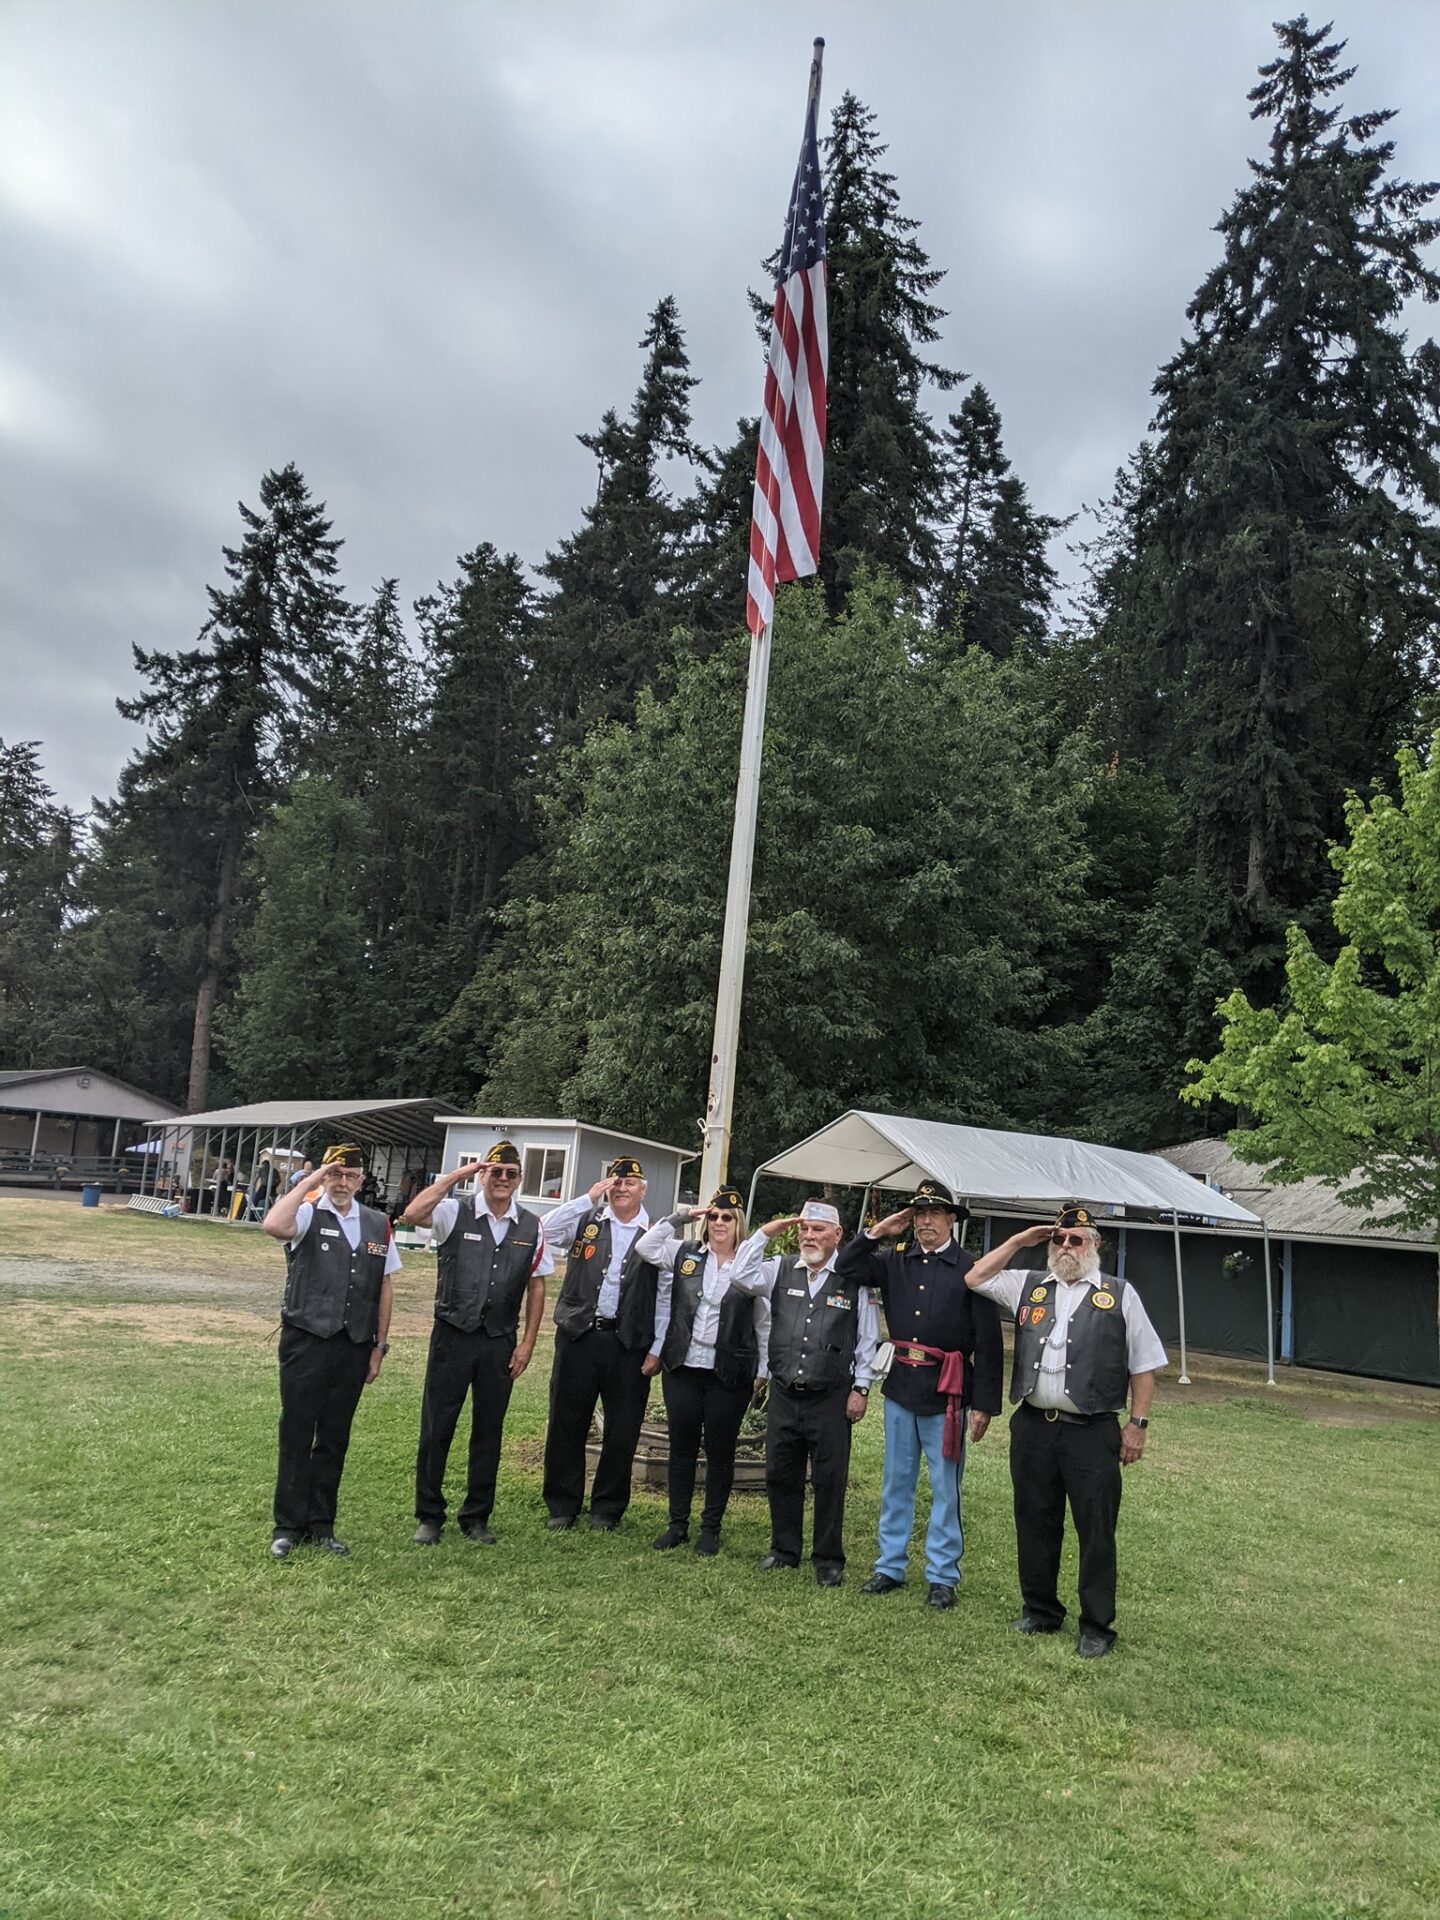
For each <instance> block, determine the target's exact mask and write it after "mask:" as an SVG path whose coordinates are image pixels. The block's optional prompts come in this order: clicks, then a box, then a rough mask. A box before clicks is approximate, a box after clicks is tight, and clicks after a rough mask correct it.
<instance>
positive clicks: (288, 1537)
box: [270, 1533, 300, 1560]
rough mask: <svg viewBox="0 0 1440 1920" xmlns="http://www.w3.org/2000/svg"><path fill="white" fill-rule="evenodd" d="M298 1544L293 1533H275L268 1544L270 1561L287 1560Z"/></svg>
mask: <svg viewBox="0 0 1440 1920" xmlns="http://www.w3.org/2000/svg"><path fill="white" fill-rule="evenodd" d="M299 1544H300V1542H299V1541H298V1540H297V1539H296V1538H295V1535H294V1534H293V1533H277V1534H276V1536H275V1538H274V1539H273V1540H272V1541H271V1542H270V1558H271V1559H272V1560H288V1559H289V1558H290V1555H291V1554H292V1553H293V1552H294V1551H295V1549H296V1547H298V1546H299Z"/></svg>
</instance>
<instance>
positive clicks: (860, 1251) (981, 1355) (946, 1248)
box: [835, 1180, 1003, 1613]
mask: <svg viewBox="0 0 1440 1920" xmlns="http://www.w3.org/2000/svg"><path fill="white" fill-rule="evenodd" d="M963 1218H964V1210H963V1209H962V1207H961V1205H960V1203H959V1201H958V1200H957V1199H956V1198H955V1195H954V1194H953V1193H952V1192H951V1191H950V1189H949V1188H948V1187H945V1186H942V1185H941V1184H940V1182H939V1181H938V1180H922V1181H921V1182H920V1185H919V1186H918V1188H917V1189H916V1191H915V1195H914V1197H913V1198H912V1200H911V1202H910V1204H909V1206H908V1207H904V1208H902V1209H901V1210H900V1211H899V1212H898V1213H892V1214H891V1215H890V1216H889V1217H888V1219H885V1220H881V1221H880V1222H879V1223H878V1224H877V1225H876V1226H873V1227H871V1228H870V1229H869V1230H868V1231H867V1232H866V1233H863V1234H859V1235H857V1236H856V1238H855V1239H854V1240H852V1241H851V1242H850V1243H849V1245H848V1246H845V1247H842V1248H841V1250H840V1252H839V1254H838V1256H837V1257H836V1261H835V1272H836V1275H837V1276H838V1277H840V1278H842V1279H846V1280H853V1281H854V1282H855V1283H856V1284H857V1285H860V1286H867V1287H869V1288H870V1289H871V1291H872V1292H873V1293H875V1294H877V1295H878V1296H879V1299H880V1303H881V1305H882V1306H883V1307H884V1309H885V1328H886V1332H887V1333H888V1334H889V1336H890V1340H891V1343H892V1346H893V1350H894V1359H893V1360H892V1362H891V1366H890V1371H889V1373H888V1374H887V1375H886V1377H885V1387H884V1397H885V1474H884V1479H883V1481H882V1482H881V1488H880V1551H879V1554H878V1556H877V1558H876V1561H875V1571H874V1573H873V1574H872V1575H871V1576H870V1578H869V1579H868V1580H867V1581H866V1582H865V1584H864V1586H863V1587H862V1588H861V1589H860V1591H861V1592H862V1593H870V1594H884V1593H894V1592H896V1591H897V1590H898V1589H899V1588H900V1587H901V1586H903V1585H904V1582H905V1569H906V1567H907V1565H908V1564H909V1558H910V1534H911V1530H912V1528H913V1527H914V1524H915V1489H916V1486H917V1484H918V1482H919V1478H920V1461H921V1457H922V1455H923V1457H924V1459H925V1462H926V1465H927V1467H928V1468H929V1473H930V1522H929V1525H928V1527H927V1528H926V1533H925V1583H926V1601H927V1604H928V1605H929V1606H931V1607H933V1608H934V1609H935V1610H936V1611H937V1612H940V1613H943V1612H946V1611H947V1610H948V1609H949V1608H951V1607H953V1606H954V1604H955V1589H956V1588H957V1587H958V1586H959V1584H960V1560H961V1555H962V1554H963V1553H964V1551H965V1534H964V1528H963V1525H962V1521H961V1513H960V1483H961V1477H962V1475H963V1474H964V1471H965V1442H966V1438H967V1434H966V1421H967V1415H968V1424H969V1434H968V1437H969V1438H970V1439H971V1440H979V1439H981V1438H982V1437H983V1435H984V1433H985V1429H986V1428H987V1427H988V1426H989V1425H990V1420H991V1416H992V1415H993V1414H997V1413H998V1412H999V1411H1000V1375H1001V1368H1002V1365H1003V1350H1002V1347H1001V1343H1000V1316H999V1314H998V1313H997V1311H996V1309H995V1308H994V1306H993V1305H992V1304H991V1303H990V1301H988V1300H985V1299H983V1298H981V1297H980V1296H978V1295H976V1294H973V1293H972V1292H971V1291H970V1289H969V1288H968V1287H967V1286H966V1285H965V1274H966V1271H967V1269H968V1268H969V1266H970V1264H971V1260H970V1255H969V1254H968V1253H966V1252H965V1250H964V1248H963V1247H961V1246H960V1245H959V1244H958V1243H957V1241H956V1239H955V1228H956V1225H957V1223H958V1222H959V1221H961V1220H962V1219H963ZM895 1235H901V1236H904V1237H903V1238H900V1239H899V1240H897V1241H896V1243H895V1244H894V1245H892V1246H889V1247H885V1246H880V1245H878V1244H877V1242H880V1241H883V1240H886V1239H888V1238H891V1237H892V1236H895Z"/></svg>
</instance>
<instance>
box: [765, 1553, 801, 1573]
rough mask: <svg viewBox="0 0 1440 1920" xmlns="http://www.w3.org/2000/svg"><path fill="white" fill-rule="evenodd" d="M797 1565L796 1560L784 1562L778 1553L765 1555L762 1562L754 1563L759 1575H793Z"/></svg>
mask: <svg viewBox="0 0 1440 1920" xmlns="http://www.w3.org/2000/svg"><path fill="white" fill-rule="evenodd" d="M799 1564H800V1563H799V1561H798V1560H786V1559H784V1558H783V1557H782V1556H781V1555H780V1554H778V1553H767V1554H766V1555H765V1557H764V1559H763V1560H757V1561H756V1563H755V1565H756V1568H757V1570H758V1571H759V1572H761V1573H794V1571H795V1569H796V1567H797V1566H798V1565H799Z"/></svg>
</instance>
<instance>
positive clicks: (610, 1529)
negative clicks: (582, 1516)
mask: <svg viewBox="0 0 1440 1920" xmlns="http://www.w3.org/2000/svg"><path fill="white" fill-rule="evenodd" d="M619 1525H620V1522H619V1521H618V1520H607V1519H606V1518H605V1516H604V1515H603V1514H599V1513H592V1514H591V1516H590V1531H591V1532H592V1533H614V1532H615V1530H616V1528H617V1527H618V1526H619Z"/></svg>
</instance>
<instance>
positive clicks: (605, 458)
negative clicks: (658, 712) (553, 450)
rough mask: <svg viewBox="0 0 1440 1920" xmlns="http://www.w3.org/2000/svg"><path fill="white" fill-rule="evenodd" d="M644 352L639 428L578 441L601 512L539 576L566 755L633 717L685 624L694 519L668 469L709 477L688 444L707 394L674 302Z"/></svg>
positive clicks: (614, 418)
mask: <svg viewBox="0 0 1440 1920" xmlns="http://www.w3.org/2000/svg"><path fill="white" fill-rule="evenodd" d="M640 346H641V348H642V350H643V351H644V353H645V355H646V360H645V369H644V372H643V374H642V376H641V381H640V386H639V389H638V391H637V393H636V395H635V400H634V403H633V405H632V406H631V409H630V413H629V416H628V417H627V418H626V419H624V420H622V419H620V417H619V416H618V415H617V414H616V413H615V412H614V411H613V409H612V410H611V411H609V412H607V413H606V414H605V416H604V418H603V419H602V420H601V423H600V426H599V429H598V430H597V431H596V432H594V433H583V434H581V435H580V444H581V445H582V446H584V447H587V448H588V449H589V450H590V452H591V453H593V454H594V456H595V459H596V463H597V465H598V468H599V479H598V484H597V488H596V495H595V502H594V504H593V506H589V507H587V508H586V509H585V524H584V526H583V527H582V528H581V529H580V531H579V532H578V533H575V534H572V535H571V536H570V537H569V538H568V539H565V540H562V541H561V542H560V545H559V546H558V547H557V548H556V549H555V551H554V552H553V553H550V554H548V555H547V556H546V559H545V562H544V564H543V566H542V567H541V568H540V572H541V574H542V575H543V576H544V577H545V578H546V579H547V580H549V581H550V582H552V584H553V586H554V589H555V591H554V593H553V594H552V595H551V597H550V599H549V600H548V601H547V602H546V603H545V606H544V617H543V620H542V623H541V627H540V631H539V638H538V643H537V644H538V656H537V662H538V667H539V673H540V679H541V689H542V698H543V702H544V708H545V714H546V720H547V725H548V727H549V730H550V733H551V736H552V738H553V739H555V740H556V741H557V742H559V743H561V744H567V743H570V742H573V741H575V740H577V739H580V738H582V737H583V736H584V734H585V732H586V731H587V729H588V728H590V727H591V726H594V725H595V724H597V723H598V722H601V721H604V720H609V719H615V718H619V717H624V716H626V715H628V714H629V713H631V712H632V711H633V709H634V705H635V696H636V694H637V693H638V692H639V690H640V688H641V687H644V686H648V685H650V684H651V682H652V681H653V679H654V677H655V674H656V671H657V669H658V667H659V664H660V662H661V660H662V658H663V657H664V656H665V654H666V653H667V652H668V648H669V640H670V633H671V629H672V627H673V626H675V625H676V624H677V622H678V621H679V620H680V619H681V618H682V617H683V604H684V603H683V595H682V594H681V593H680V591H679V576H680V575H681V574H682V572H683V565H684V562H683V555H684V550H685V546H686V541H687V535H688V531H689V527H690V524H691V515H692V508H691V506H690V505H689V504H688V502H687V501H686V500H684V499H677V498H676V496H675V493H674V492H673V490H672V487H671V485H670V469H671V468H672V467H674V466H676V465H678V467H679V468H680V470H681V471H682V472H683V471H684V470H685V469H686V468H691V469H698V470H704V469H706V468H707V467H708V465H709V456H707V455H706V454H705V453H704V452H703V451H702V449H701V448H699V447H698V446H697V445H696V444H695V442H694V440H693V439H692V438H691V434H690V394H691V391H692V390H693V388H694V387H695V386H696V385H697V384H698V383H697V380H696V378H695V376H694V375H693V374H692V373H691V372H690V362H689V358H688V356H687V354H686V351H685V336H684V333H683V332H682V330H681V326H680V317H679V312H678V310H677V308H676V305H675V301H674V299H673V297H672V296H670V295H668V294H667V295H666V296H665V298H664V299H663V300H661V301H660V303H659V304H658V306H657V307H656V308H655V310H654V312H653V313H652V314H651V315H650V319H649V324H648V325H647V327H646V330H645V333H644V335H643V336H642V338H641V341H640Z"/></svg>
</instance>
